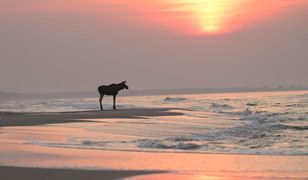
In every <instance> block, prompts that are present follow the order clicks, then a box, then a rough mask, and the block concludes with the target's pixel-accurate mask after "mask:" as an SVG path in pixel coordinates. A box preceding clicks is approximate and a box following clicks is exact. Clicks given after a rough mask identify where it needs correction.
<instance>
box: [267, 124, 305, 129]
mask: <svg viewBox="0 0 308 180" xmlns="http://www.w3.org/2000/svg"><path fill="white" fill-rule="evenodd" d="M270 128H271V129H273V130H286V129H291V130H297V131H305V130H308V126H294V125H286V124H275V125H271V126H270Z"/></svg>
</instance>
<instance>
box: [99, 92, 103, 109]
mask: <svg viewBox="0 0 308 180" xmlns="http://www.w3.org/2000/svg"><path fill="white" fill-rule="evenodd" d="M103 98H104V95H101V96H100V97H99V105H100V108H101V110H102V111H103V110H104V109H103V105H102V101H103Z"/></svg>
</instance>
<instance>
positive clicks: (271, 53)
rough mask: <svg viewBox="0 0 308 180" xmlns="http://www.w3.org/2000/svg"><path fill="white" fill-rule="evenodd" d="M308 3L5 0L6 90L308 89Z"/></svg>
mask: <svg viewBox="0 0 308 180" xmlns="http://www.w3.org/2000/svg"><path fill="white" fill-rule="evenodd" d="M307 18H308V1H306V0H232V1H231V0H230V1H228V0H215V1H214V0H203V1H201V0H187V1H185V0H164V1H163V0H154V1H144V0H119V1H115V0H43V1H42V0H2V1H1V2H0V27H1V28H0V39H1V41H0V61H1V66H0V84H1V85H2V86H1V89H0V91H19V92H46V91H48V92H49V91H71V90H93V89H96V87H97V85H98V84H104V83H106V84H107V83H111V82H118V81H119V82H121V81H122V80H127V81H128V82H129V83H128V84H129V85H130V87H132V89H151V88H154V89H160V88H163V89H164V88H190V87H214V88H215V87H218V88H228V87H243V86H249V87H255V86H278V85H285V86H289V85H301V86H308V82H307V77H308V74H307V73H308V61H307V59H308V52H307V50H306V49H307V47H308V44H307V42H308V39H307V38H308V34H307V33H308V24H307V23H306V19H307Z"/></svg>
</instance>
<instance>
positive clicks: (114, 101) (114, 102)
mask: <svg viewBox="0 0 308 180" xmlns="http://www.w3.org/2000/svg"><path fill="white" fill-rule="evenodd" d="M115 104H116V96H113V109H114V110H116V109H117V108H116V105H115Z"/></svg>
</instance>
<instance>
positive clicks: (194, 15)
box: [137, 0, 303, 34]
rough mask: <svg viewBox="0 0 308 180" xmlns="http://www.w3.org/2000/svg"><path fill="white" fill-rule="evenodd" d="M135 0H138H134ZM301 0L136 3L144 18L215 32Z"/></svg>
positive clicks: (280, 10) (200, 0) (170, 24)
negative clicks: (144, 15) (143, 13)
mask: <svg viewBox="0 0 308 180" xmlns="http://www.w3.org/2000/svg"><path fill="white" fill-rule="evenodd" d="M138 2H139V1H138ZM300 2H301V3H302V2H303V1H301V0H284V1H280V0H156V1H151V2H144V1H143V2H140V3H138V5H137V7H138V9H142V11H143V12H146V13H145V14H146V16H147V18H148V19H147V20H149V21H148V22H153V23H159V24H164V25H167V26H169V27H173V28H177V29H179V30H182V31H185V32H190V33H199V34H200V33H203V34H204V33H207V34H218V33H225V32H229V31H233V30H235V29H239V28H241V27H243V26H244V25H246V24H248V23H253V22H255V21H256V20H260V19H263V18H264V17H271V15H274V14H278V13H283V12H284V11H285V9H287V8H289V7H290V5H293V4H298V3H300Z"/></svg>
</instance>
